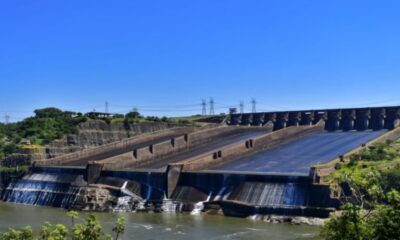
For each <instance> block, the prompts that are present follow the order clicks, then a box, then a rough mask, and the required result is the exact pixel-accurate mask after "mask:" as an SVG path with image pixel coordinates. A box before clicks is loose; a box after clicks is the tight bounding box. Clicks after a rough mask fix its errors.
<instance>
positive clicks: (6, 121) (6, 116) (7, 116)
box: [4, 114, 10, 124]
mask: <svg viewBox="0 0 400 240" xmlns="http://www.w3.org/2000/svg"><path fill="white" fill-rule="evenodd" d="M4 119H5V123H6V124H8V123H9V122H10V116H9V115H7V114H6V115H5V116H4Z"/></svg>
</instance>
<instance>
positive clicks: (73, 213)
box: [67, 210, 79, 226]
mask: <svg viewBox="0 0 400 240" xmlns="http://www.w3.org/2000/svg"><path fill="white" fill-rule="evenodd" d="M67 216H68V217H70V218H71V226H74V225H75V219H76V218H79V212H77V211H74V210H70V211H68V212H67Z"/></svg>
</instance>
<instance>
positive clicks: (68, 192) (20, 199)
mask: <svg viewBox="0 0 400 240" xmlns="http://www.w3.org/2000/svg"><path fill="white" fill-rule="evenodd" d="M78 178H79V176H78V175H73V174H50V173H33V174H28V175H26V176H24V177H23V178H22V179H20V180H18V181H16V182H12V183H10V184H9V186H8V187H7V188H6V189H5V190H4V192H3V196H2V200H3V201H7V202H15V203H22V204H32V205H40V206H53V207H61V208H68V207H71V206H73V205H74V204H75V202H76V197H77V194H78V192H79V189H80V188H79V187H77V186H73V185H72V184H71V183H73V182H77V181H78Z"/></svg>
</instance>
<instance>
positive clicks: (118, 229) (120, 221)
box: [112, 217, 126, 240]
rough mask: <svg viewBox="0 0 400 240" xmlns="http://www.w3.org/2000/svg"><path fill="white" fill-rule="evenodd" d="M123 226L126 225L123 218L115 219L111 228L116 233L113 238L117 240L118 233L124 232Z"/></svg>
mask: <svg viewBox="0 0 400 240" xmlns="http://www.w3.org/2000/svg"><path fill="white" fill-rule="evenodd" d="M125 227H126V223H125V218H123V217H119V218H118V219H117V222H116V223H115V227H114V228H113V229H112V231H113V232H114V233H115V234H116V236H115V240H118V237H119V235H121V234H124V233H125Z"/></svg>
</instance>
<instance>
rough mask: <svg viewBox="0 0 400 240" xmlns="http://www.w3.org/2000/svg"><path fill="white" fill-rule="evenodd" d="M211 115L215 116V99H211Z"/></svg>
mask: <svg viewBox="0 0 400 240" xmlns="http://www.w3.org/2000/svg"><path fill="white" fill-rule="evenodd" d="M210 115H215V112H214V99H213V98H210Z"/></svg>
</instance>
